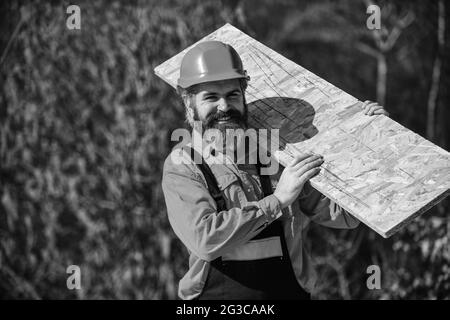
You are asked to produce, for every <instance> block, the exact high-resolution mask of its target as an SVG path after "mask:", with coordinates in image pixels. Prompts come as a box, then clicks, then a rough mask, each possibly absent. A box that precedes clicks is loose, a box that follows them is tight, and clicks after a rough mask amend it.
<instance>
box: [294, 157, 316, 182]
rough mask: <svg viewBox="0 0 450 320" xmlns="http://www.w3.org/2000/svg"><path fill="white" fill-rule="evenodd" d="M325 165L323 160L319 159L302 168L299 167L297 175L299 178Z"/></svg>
mask: <svg viewBox="0 0 450 320" xmlns="http://www.w3.org/2000/svg"><path fill="white" fill-rule="evenodd" d="M322 163H323V159H321V158H319V159H315V160H314V161H311V162H308V163H305V164H304V165H303V166H302V167H299V168H298V169H297V171H296V174H297V175H298V176H300V177H301V176H302V175H303V174H304V173H305V172H307V171H309V170H311V169H314V168H318V167H320V166H321V165H322Z"/></svg>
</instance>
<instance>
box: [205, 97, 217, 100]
mask: <svg viewBox="0 0 450 320" xmlns="http://www.w3.org/2000/svg"><path fill="white" fill-rule="evenodd" d="M205 100H206V101H216V100H217V98H216V97H214V96H208V97H206V98H205Z"/></svg>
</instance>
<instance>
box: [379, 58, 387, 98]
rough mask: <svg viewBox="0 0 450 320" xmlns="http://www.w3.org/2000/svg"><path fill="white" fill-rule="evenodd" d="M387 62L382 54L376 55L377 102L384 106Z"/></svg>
mask: <svg viewBox="0 0 450 320" xmlns="http://www.w3.org/2000/svg"><path fill="white" fill-rule="evenodd" d="M386 79H387V62H386V55H385V54H384V53H383V52H380V53H378V55H377V102H378V103H379V104H380V105H382V106H385V105H386V86H387V80H386Z"/></svg>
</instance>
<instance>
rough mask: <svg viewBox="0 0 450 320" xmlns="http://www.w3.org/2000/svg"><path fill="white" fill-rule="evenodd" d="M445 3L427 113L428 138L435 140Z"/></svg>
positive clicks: (441, 3)
mask: <svg viewBox="0 0 450 320" xmlns="http://www.w3.org/2000/svg"><path fill="white" fill-rule="evenodd" d="M444 35H445V5H444V0H439V2H438V25H437V37H438V49H437V54H436V58H435V59H434V63H433V73H432V75H431V87H430V94H429V96H428V104H427V105H428V110H427V111H428V114H427V138H428V140H433V139H434V138H435V132H436V130H435V124H436V119H435V118H436V105H437V99H438V93H439V84H440V78H441V65H442V61H441V56H442V52H443V50H444V46H445V38H444Z"/></svg>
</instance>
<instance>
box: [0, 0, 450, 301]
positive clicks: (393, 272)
mask: <svg viewBox="0 0 450 320" xmlns="http://www.w3.org/2000/svg"><path fill="white" fill-rule="evenodd" d="M69 4H71V3H70V2H68V1H51V2H48V1H43V0H41V1H35V2H33V3H31V2H28V1H4V2H1V3H0V6H1V10H0V15H1V16H2V19H0V26H1V30H2V32H1V33H0V93H1V94H0V297H3V298H32V299H39V298H58V299H61V298H69V299H71V298H82V299H99V298H113V299H116V298H122V299H144V298H145V299H166V298H176V290H177V284H178V280H179V279H180V277H181V276H182V275H183V274H184V272H185V270H186V269H187V254H186V250H185V249H184V248H183V246H182V245H181V243H180V241H178V240H177V239H176V237H175V235H174V234H173V232H172V230H171V228H170V226H169V223H168V220H167V216H166V212H165V203H164V198H163V195H162V191H161V187H160V180H161V174H162V165H163V161H164V159H165V157H166V156H167V155H168V153H169V152H170V148H171V147H172V146H173V144H175V142H173V141H170V133H171V132H172V130H173V129H175V128H178V127H182V126H184V125H185V124H184V110H183V106H182V104H181V103H180V101H179V100H178V98H177V97H176V95H175V93H174V91H173V90H172V89H171V88H170V87H169V86H168V85H166V84H165V83H164V82H163V81H161V80H160V79H158V78H157V77H156V76H155V75H154V73H153V68H154V67H155V66H157V65H159V64H160V63H161V62H163V61H165V60H166V59H167V58H169V57H171V56H173V55H174V54H175V53H177V52H179V51H181V50H182V49H184V48H185V47H187V46H188V45H190V44H191V43H193V42H194V41H196V40H198V39H199V38H201V37H203V36H205V35H207V34H209V33H210V32H212V31H214V30H215V29H217V28H219V27H221V26H222V25H223V24H225V23H226V22H230V23H232V24H234V25H235V26H237V27H238V28H241V29H242V30H243V31H244V32H247V33H249V34H250V35H252V36H254V37H256V38H257V39H258V40H260V41H262V42H263V43H266V44H268V45H269V46H271V47H272V48H274V49H275V50H277V51H279V52H281V53H282V54H283V55H285V56H287V57H289V58H291V59H293V60H294V61H296V62H297V63H299V64H301V65H303V66H304V67H306V68H308V69H309V70H311V71H313V72H315V73H317V74H318V75H320V76H322V77H324V78H325V79H327V80H328V81H330V82H332V83H334V84H336V85H338V86H339V87H341V88H342V89H344V90H345V91H347V92H349V93H351V94H353V95H355V96H357V97H360V98H364V99H365V98H366V97H367V98H369V99H370V98H372V99H373V98H374V97H375V96H376V95H377V94H378V95H380V94H381V93H380V92H382V90H381V89H377V84H376V83H377V81H374V79H377V78H376V77H378V83H382V84H383V85H385V88H386V90H385V94H386V106H387V108H388V109H389V111H390V112H391V114H392V116H393V118H394V119H395V120H397V121H399V122H400V123H402V124H404V125H405V126H407V127H408V128H410V129H412V130H415V131H416V132H418V133H420V134H422V135H424V134H425V132H426V128H427V124H426V121H425V120H424V119H426V114H427V101H428V100H429V101H431V102H430V103H431V104H432V103H433V102H432V101H436V104H435V107H433V106H432V105H430V104H428V106H430V109H433V108H435V110H434V111H433V112H432V113H433V114H436V115H437V117H436V119H435V121H433V122H435V130H434V135H435V139H434V140H435V141H436V142H439V144H440V145H441V146H443V147H446V146H448V130H449V129H448V125H447V124H446V121H447V120H448V118H445V117H443V116H439V115H446V112H448V111H447V110H446V108H444V106H445V104H446V102H447V101H448V93H447V92H446V91H444V90H442V89H441V90H440V91H439V90H438V92H437V96H436V94H435V93H433V92H435V91H433V90H437V89H430V88H436V86H437V85H436V82H433V84H432V82H431V81H432V80H431V79H432V78H433V79H435V78H436V72H435V73H433V70H434V69H436V68H437V69H439V70H440V76H439V77H438V78H439V79H440V80H439V87H440V88H445V87H446V85H447V82H448V78H449V72H448V70H449V69H448V68H449V64H448V57H449V55H448V43H450V42H449V41H448V39H447V38H446V37H448V32H446V33H445V35H444V41H443V42H442V43H441V44H440V45H438V42H437V41H438V38H439V37H436V36H435V35H436V34H437V33H438V34H441V33H442V31H437V30H442V18H440V20H439V21H440V22H438V23H437V22H436V21H437V19H436V17H438V16H439V17H442V16H444V18H445V17H447V16H448V8H449V6H446V7H445V8H443V9H442V8H441V5H440V6H438V5H437V1H432V2H423V1H413V2H411V3H410V4H408V5H407V4H404V3H403V2H396V1H383V2H379V5H380V6H381V8H382V12H383V10H388V8H391V9H389V10H390V11H389V10H388V11H387V12H385V13H384V14H385V15H386V14H387V16H385V21H384V22H385V23H386V28H389V30H390V31H389V32H388V33H386V32H387V31H383V30H384V29H383V30H382V31H380V34H379V36H380V37H382V40H377V38H376V37H377V36H376V35H374V34H373V33H370V32H369V31H368V30H367V29H366V24H365V19H366V18H367V14H366V10H365V7H364V5H363V2H361V1H360V2H358V3H354V2H353V1H341V2H338V3H337V2H334V1H325V0H321V1H314V2H310V1H305V0H302V1H294V0H283V1H271V0H258V1H256V0H250V1H239V0H235V1H213V0H207V1H201V2H198V1H194V0H187V1H186V0H169V1H157V0H150V1H140V0H134V1H130V2H127V3H125V2H121V1H106V0H102V1H96V2H89V1H79V2H78V3H77V4H78V5H79V6H80V8H81V30H68V29H67V28H66V24H65V22H66V18H67V14H66V8H67V6H68V5H69ZM404 12H412V14H414V17H415V19H414V21H413V22H410V23H409V26H408V27H406V25H408V23H403V24H402V26H404V27H402V28H400V27H397V28H400V29H399V30H398V31H395V32H394V30H395V28H396V27H395V26H396V23H398V21H396V19H397V17H403V16H404V15H403V13H404ZM443 12H444V13H443ZM407 21H409V20H407ZM447 21H448V19H444V25H446V24H447V23H448V22H447ZM382 23H383V21H382ZM437 26H438V27H437ZM447 29H448V28H447ZM400 31H401V35H400ZM385 33H386V34H385ZM388 34H391V37H394V38H393V39H394V40H396V41H393V40H388V39H389V35H388ZM392 34H394V35H395V34H397V35H396V36H392ZM430 35H433V36H430ZM391 39H392V38H391ZM377 41H378V42H377ZM383 41H388V42H389V41H390V42H389V43H395V46H394V45H392V46H390V47H389V49H390V50H387V51H386V52H383V54H385V62H386V64H387V66H388V67H387V69H386V70H388V71H389V73H387V75H386V79H385V80H386V81H384V80H382V81H381V80H379V79H380V78H382V77H380V76H376V74H377V72H378V73H379V71H377V70H379V68H378V67H377V61H378V60H376V59H371V58H370V56H367V54H366V53H365V52H364V50H365V49H361V45H360V43H362V42H364V43H365V44H366V45H367V46H369V45H370V46H372V47H371V50H375V51H376V52H377V53H378V52H380V50H381V49H380V48H381V47H382V46H383V43H384V42H383ZM439 41H440V40H439ZM436 48H439V49H436ZM436 50H438V51H439V55H438V56H439V57H440V59H441V63H440V67H439V65H438V67H436V63H434V59H435V57H436V54H435V53H436ZM375 51H374V52H375ZM377 57H378V56H377ZM433 65H434V67H433ZM437 72H438V71H437ZM433 74H434V76H433V77H431V76H430V75H433ZM379 86H380V87H381V86H382V85H379ZM377 92H378V93H377ZM430 92H431V93H430ZM429 93H430V94H429ZM430 112H431V111H430ZM430 121H431V120H430ZM440 208H441V210H440V212H437V211H436V209H435V208H434V209H433V210H431V212H430V213H428V214H426V215H425V216H423V217H422V218H420V219H418V220H417V221H416V222H414V223H412V224H411V225H410V226H409V227H407V228H406V229H405V230H403V231H402V232H400V233H399V234H397V235H395V236H394V237H392V238H391V239H388V240H384V239H381V238H380V237H378V236H377V235H376V234H375V233H374V232H372V231H370V230H369V229H368V228H366V227H361V228H359V229H358V230H355V231H333V230H328V229H324V228H319V227H312V228H311V230H310V231H309V240H308V242H309V245H310V246H311V247H312V249H313V252H314V254H315V256H316V259H317V262H318V270H319V272H320V274H321V277H320V279H321V280H322V281H321V282H320V283H319V287H318V290H317V292H316V293H315V295H316V297H317V298H320V299H323V298H344V299H350V298H437V297H438V298H449V297H450V295H449V291H450V290H449V282H450V281H449V276H448V275H449V273H450V272H449V271H450V267H449V262H450V254H449V250H448V248H449V247H450V246H449V234H448V228H449V225H450V222H449V219H448V215H447V213H448V211H449V205H448V201H446V202H444V203H443V204H442V206H441V207H440ZM72 264H75V265H79V266H80V268H81V277H82V280H81V286H82V290H75V291H70V290H68V289H67V287H66V278H67V276H68V275H67V274H66V268H67V266H69V265H72ZM370 264H379V265H380V267H381V268H382V270H383V276H382V279H383V280H382V281H383V284H382V290H380V291H376V292H374V291H369V290H367V288H366V287H365V283H366V276H367V274H366V273H365V270H366V268H367V266H368V265H370Z"/></svg>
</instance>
